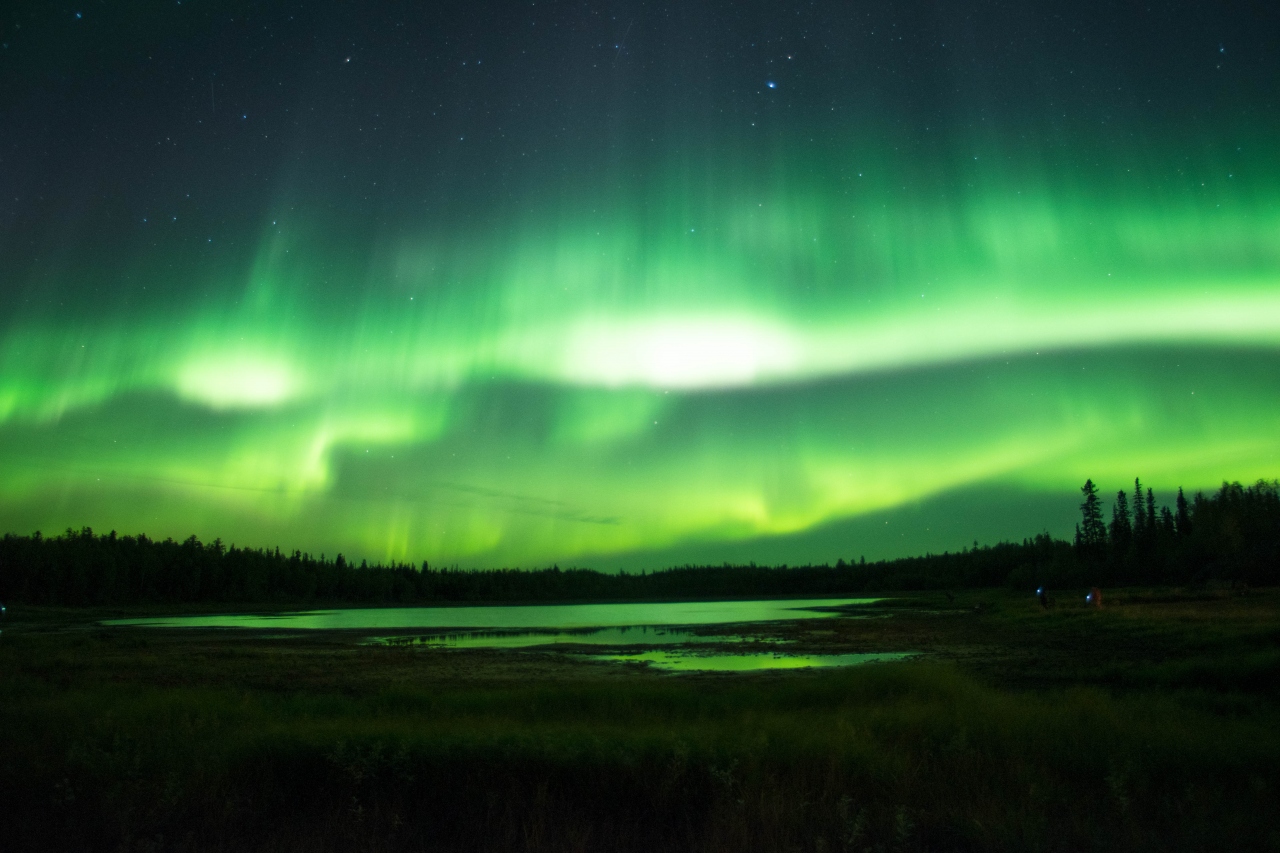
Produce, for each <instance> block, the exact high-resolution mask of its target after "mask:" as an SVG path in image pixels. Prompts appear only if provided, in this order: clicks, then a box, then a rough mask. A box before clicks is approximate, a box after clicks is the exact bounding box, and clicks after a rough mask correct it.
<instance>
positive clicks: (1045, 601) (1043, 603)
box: [1036, 587, 1053, 610]
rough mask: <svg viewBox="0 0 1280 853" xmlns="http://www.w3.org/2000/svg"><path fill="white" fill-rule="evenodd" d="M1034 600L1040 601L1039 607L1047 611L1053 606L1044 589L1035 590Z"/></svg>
mask: <svg viewBox="0 0 1280 853" xmlns="http://www.w3.org/2000/svg"><path fill="white" fill-rule="evenodd" d="M1036 598H1037V599H1038V600H1039V601H1040V607H1041V608H1042V609H1044V610H1048V609H1049V605H1051V604H1053V599H1051V598H1050V597H1049V593H1048V592H1046V591H1045V588H1044V587H1040V588H1039V589H1037V590H1036Z"/></svg>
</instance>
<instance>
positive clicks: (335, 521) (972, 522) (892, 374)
mask: <svg viewBox="0 0 1280 853" xmlns="http://www.w3.org/2000/svg"><path fill="white" fill-rule="evenodd" d="M0 41H2V42H3V47H2V48H0V531H13V532H19V533H29V532H32V531H34V530H36V529H41V530H43V531H44V532H45V533H46V534H48V533H55V532H58V531H60V530H62V529H64V528H66V527H68V526H73V527H76V528H79V527H81V526H84V525H90V526H92V527H93V528H95V529H96V530H99V531H106V530H109V529H113V528H114V529H116V530H119V531H120V532H121V533H136V532H145V533H147V534H148V535H150V536H152V537H155V538H163V537H166V536H172V537H174V538H179V539H182V538H186V537H187V536H189V535H191V534H196V535H198V536H200V537H201V538H202V539H213V538H214V537H221V538H222V539H223V540H224V542H228V543H230V542H235V543H236V544H239V545H251V546H259V545H262V546H276V545H279V546H280V547H281V548H282V549H289V550H292V549H294V548H299V549H303V550H307V551H311V552H313V553H316V554H319V553H321V552H327V553H328V554H329V555H330V556H332V555H333V554H334V553H336V552H338V551H342V552H344V553H346V554H347V555H348V556H349V557H355V558H356V559H360V558H368V559H369V560H371V561H372V560H387V559H407V560H413V561H420V560H422V559H428V560H430V561H431V562H432V563H433V564H436V565H440V564H452V563H457V564H459V565H461V566H464V567H465V566H501V565H511V566H515V565H519V566H534V565H549V564H550V563H552V562H558V563H559V564H561V565H562V566H564V565H580V566H592V567H597V568H602V569H611V568H618V567H626V568H641V567H647V568H657V567H661V566H665V565H668V564H671V563H682V562H685V561H697V562H720V561H723V560H733V561H748V560H756V561H759V562H787V563H792V564H795V563H801V562H807V561H810V560H813V561H818V562H822V561H835V560H836V559H837V558H838V557H844V558H846V559H848V558H854V559H856V558H857V557H859V556H864V555H865V556H866V557H867V558H868V559H873V558H878V557H886V556H896V555H904V554H914V553H922V552H924V551H927V550H932V551H941V550H943V549H957V548H960V547H962V546H965V545H972V542H973V540H975V539H976V540H981V541H986V542H990V541H995V540H996V539H999V538H1002V537H1012V538H1016V539H1021V538H1022V537H1024V536H1028V535H1033V534H1035V533H1037V532H1040V531H1044V530H1048V531H1049V532H1051V533H1054V534H1056V535H1069V534H1070V532H1071V529H1072V524H1073V522H1074V520H1075V517H1076V512H1077V506H1078V504H1079V487H1080V485H1081V483H1083V481H1084V480H1085V478H1086V477H1091V478H1093V479H1094V481H1095V482H1098V483H1099V484H1100V485H1101V487H1102V488H1103V490H1104V492H1108V493H1112V494H1114V492H1115V490H1116V489H1119V488H1122V487H1128V488H1132V483H1133V478H1134V477H1135V476H1141V477H1142V478H1143V481H1144V483H1145V484H1147V485H1150V486H1152V487H1154V488H1155V489H1156V493H1157V497H1158V499H1159V500H1161V501H1170V500H1171V497H1172V496H1171V490H1173V489H1176V488H1177V487H1178V486H1179V485H1181V486H1184V487H1186V488H1187V489H1188V490H1194V489H1197V488H1211V487H1214V486H1216V485H1217V484H1218V483H1220V482H1221V481H1222V480H1224V479H1240V480H1244V481H1251V480H1255V479H1257V478H1259V477H1266V478H1272V477H1275V476H1277V474H1280V464H1278V460H1280V133H1278V131H1280V11H1276V10H1275V8H1274V7H1273V6H1272V5H1271V4H1268V3H1261V2H1213V3H1206V2H1203V0H1199V2H1181V3H1150V4H1141V3H1127V2H1126V3H1116V2H1114V0H1109V2H1081V0H1070V2H1066V1H1065V0H1064V2H1038V3H1026V2H972V3H961V2H944V0H935V2H868V3H817V4H795V3H790V2H773V3H748V2H696V3H695V2H690V3H671V4H665V5H664V4H661V3H640V2H617V3H612V4H607V3H604V4H599V3H557V2H542V0H539V2H537V3H528V2H525V3H516V2H512V3H480V2H475V0H472V1H471V2H462V3H453V2H433V3H425V4H424V3H403V4H389V3H376V2H368V3H348V4H326V3H306V4H294V5H286V4H245V3H214V2H203V0H182V2H173V0H171V1H170V2H164V3H153V4H148V3H130V4H109V3H102V2H87V3H85V4H83V5H80V6H62V5H58V4H56V3H54V4H45V3H35V4H27V5H26V8H24V7H23V4H16V5H15V4H6V5H5V7H4V9H3V11H0Z"/></svg>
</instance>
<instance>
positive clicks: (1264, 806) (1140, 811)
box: [0, 601, 1280, 852]
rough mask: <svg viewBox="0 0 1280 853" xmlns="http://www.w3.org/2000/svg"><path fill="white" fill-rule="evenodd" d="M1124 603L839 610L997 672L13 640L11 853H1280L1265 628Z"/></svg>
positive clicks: (851, 633) (9, 642)
mask: <svg viewBox="0 0 1280 853" xmlns="http://www.w3.org/2000/svg"><path fill="white" fill-rule="evenodd" d="M1215 607H1216V608H1218V610H1217V611H1216V612H1215V611H1214V608H1215ZM1123 609H1124V608H1123V607H1122V606H1120V607H1118V608H1117V611H1116V612H1114V613H1104V614H1093V613H1088V612H1084V611H1079V612H1074V611H1067V610H1064V611H1062V612H1059V613H1049V614H1042V613H1036V612H1034V611H1029V610H1026V609H1019V608H1017V607H1013V606H1010V605H1009V603H1008V602H1007V601H1005V602H999V601H997V602H996V603H995V604H994V605H993V606H991V607H989V608H987V609H986V610H984V611H980V612H979V613H978V614H976V615H973V612H972V610H971V609H970V603H969V602H967V601H965V602H961V603H959V604H958V605H957V609H956V611H955V612H953V613H946V612H931V613H920V614H914V615H912V614H910V613H905V614H904V615H902V616H901V617H899V616H895V617H894V618H893V619H889V620H864V622H863V623H855V622H852V621H850V622H848V623H843V624H842V625H841V626H840V630H839V631H837V632H836V636H835V638H834V640H833V639H831V637H830V632H829V631H828V633H827V634H823V635H821V636H822V637H824V638H825V639H824V640H823V642H828V643H831V642H837V643H845V644H846V646H847V644H850V643H855V642H862V641H867V642H870V638H869V637H868V636H867V632H872V633H876V632H878V633H879V636H880V639H881V640H882V641H884V642H888V643H892V642H899V643H908V642H910V643H915V644H916V645H917V646H919V645H920V643H921V641H922V638H924V637H927V636H933V637H934V647H935V648H936V649H938V650H945V649H947V648H951V647H961V646H964V647H971V646H972V645H973V644H974V643H975V642H976V641H977V640H982V641H984V643H985V645H983V646H982V648H984V649H986V650H988V651H990V652H991V654H990V655H988V656H987V657H986V658H984V660H986V664H985V667H986V668H985V669H984V668H983V666H977V665H976V664H973V663H972V662H971V661H969V660H968V659H967V658H964V657H963V656H962V657H960V658H957V659H956V660H952V661H945V660H942V661H940V660H930V659H925V660H919V661H908V662H902V663H892V664H876V665H870V666H865V667H861V668H857V669H852V670H847V671H838V672H829V671H828V672H801V673H786V674H759V675H752V676H738V675H734V676H661V675H657V674H654V673H649V672H645V671H643V670H639V671H637V670H635V669H634V668H632V669H628V668H620V667H601V666H587V665H570V664H551V663H547V664H546V665H545V666H546V668H545V669H544V670H541V671H540V672H541V674H540V675H538V676H537V677H528V676H527V675H525V676H522V675H521V674H520V673H521V672H522V671H523V672H528V671H530V667H531V666H533V663H532V662H537V661H539V660H541V658H539V657H537V656H526V657H524V658H522V659H521V661H522V663H520V664H519V665H518V666H516V667H515V668H514V669H512V668H511V665H510V663H509V662H510V660H511V658H510V656H502V655H483V654H471V653H465V652H464V653H457V652H448V651H439V650H429V649H410V650H405V649H394V648H381V647H360V648H358V649H357V648H353V647H352V645H351V644H350V643H349V642H347V641H345V640H342V641H339V640H332V639H324V638H322V639H315V638H300V639H296V640H289V639H283V640H281V639H262V638H260V639H232V638H228V637H226V636H207V635H206V636H198V637H192V636H191V635H180V634H177V633H173V634H167V633H163V632H156V633H145V632H138V631H133V632H129V631H115V632H110V631H108V632H99V631H93V630H82V631H78V632H76V631H64V632H32V633H27V634H23V633H18V634H13V633H12V632H6V633H5V634H4V635H3V641H4V642H3V643H2V644H0V666H2V667H3V669H2V670H0V673H2V674H3V683H4V693H3V695H2V696H0V731H3V739H2V743H3V746H2V747H0V749H2V751H3V755H2V756H0V757H2V758H3V764H2V765H0V801H3V802H4V803H5V804H6V809H5V810H6V812H7V818H6V827H5V833H6V837H7V839H6V844H5V847H6V848H7V849H15V850H69V849H77V850H224V849H225V850H251V849H252V850H282V851H284V850H304V849H305V850H637V851H647V852H648V851H663V850H705V851H729V850H743V851H745V850H752V851H755V850H780V851H781V850H797V851H836V850H858V851H862V850H883V851H891V850H902V851H908V850H1082V849H1086V850H1088V849H1099V850H1100V849H1107V850H1115V849H1135V850H1156V849H1159V850H1204V849H1225V848H1232V849H1260V850H1265V849H1280V833H1278V831H1277V826H1278V823H1277V819H1276V817H1275V815H1274V811H1275V803H1276V801H1277V791H1278V790H1280V787H1278V786H1280V769H1278V768H1280V761H1278V759H1280V736H1278V734H1277V733H1278V732H1280V728H1278V727H1277V723H1280V714H1277V709H1276V704H1275V701H1274V690H1275V680H1274V679H1273V674H1274V673H1275V669H1276V666H1277V652H1276V649H1275V648H1274V642H1273V643H1272V646H1271V647H1268V646H1267V645H1266V641H1267V638H1268V637H1271V638H1273V639H1274V635H1275V628H1274V625H1275V622H1274V618H1273V617H1274V609H1273V610H1272V611H1271V617H1272V618H1268V615H1267V612H1268V605H1266V603H1265V602H1263V603H1259V602H1246V603H1244V604H1240V603H1239V602H1231V601H1228V602H1226V603H1225V604H1223V603H1222V602H1217V603H1213V602H1210V604H1209V605H1204V606H1201V605H1196V606H1194V607H1192V606H1190V605H1188V604H1187V603H1186V602H1181V603H1179V602H1172V603H1165V604H1149V603H1134V604H1133V605H1132V609H1130V610H1129V611H1128V612H1120V611H1122V610H1123ZM1099 615H1100V616H1102V619H1098V618H1095V617H1096V616H1099ZM871 622H875V623H878V624H869V623H871ZM890 623H892V625H891V624H890ZM913 625H914V626H915V627H914V628H913V627H912V626H913ZM815 642H816V641H815ZM1117 644H1118V645H1117ZM1112 645H1117V648H1118V649H1122V650H1124V653H1120V652H1117V653H1116V654H1114V655H1111V656H1109V657H1107V658H1106V660H1105V662H1103V661H1100V656H1099V654H1098V650H1099V649H1100V648H1104V647H1109V646H1112ZM1001 650H1003V652H1001ZM1002 653H1003V655H1004V656H1003V657H1001V654H1002ZM1054 661H1057V662H1058V663H1053V662H1054ZM1064 661H1065V663H1064ZM1071 661H1075V664H1074V665H1071V664H1070V662H1071ZM1090 661H1095V662H1098V663H1097V665H1090V663H1089V662H1090ZM446 664H447V666H446ZM1046 668H1052V669H1053V670H1054V672H1053V673H1050V674H1046V673H1045V672H1044V670H1045V669H1046ZM1060 670H1061V671H1060ZM1265 679H1272V680H1270V681H1266V680H1265ZM1028 685H1031V686H1028ZM10 845H12V846H10Z"/></svg>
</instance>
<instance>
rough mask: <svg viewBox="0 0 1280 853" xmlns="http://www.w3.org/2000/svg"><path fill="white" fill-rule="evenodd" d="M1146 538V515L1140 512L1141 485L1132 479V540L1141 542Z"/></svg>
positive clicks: (1135, 478)
mask: <svg viewBox="0 0 1280 853" xmlns="http://www.w3.org/2000/svg"><path fill="white" fill-rule="evenodd" d="M1146 538H1147V514H1146V513H1145V512H1143V511H1142V483H1141V482H1139V481H1138V478H1137V477H1134V478H1133V540H1134V541H1135V542H1142V541H1144V540H1145V539H1146Z"/></svg>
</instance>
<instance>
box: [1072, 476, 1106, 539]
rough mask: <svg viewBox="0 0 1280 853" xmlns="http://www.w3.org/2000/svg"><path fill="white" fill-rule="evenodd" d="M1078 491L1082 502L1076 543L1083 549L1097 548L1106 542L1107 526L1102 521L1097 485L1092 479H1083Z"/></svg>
mask: <svg viewBox="0 0 1280 853" xmlns="http://www.w3.org/2000/svg"><path fill="white" fill-rule="evenodd" d="M1080 493H1081V494H1082V495H1084V502H1083V503H1081V504H1080V515H1081V519H1080V534H1079V537H1078V539H1077V542H1076V544H1077V545H1079V546H1081V547H1082V548H1085V549H1097V548H1100V547H1102V546H1103V545H1105V544H1106V542H1107V526H1106V524H1104V523H1103V521H1102V502H1101V501H1100V500H1098V487H1097V486H1095V485H1094V484H1093V480H1085V481H1084V485H1083V486H1081V487H1080Z"/></svg>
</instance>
